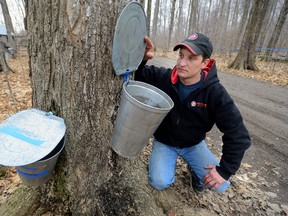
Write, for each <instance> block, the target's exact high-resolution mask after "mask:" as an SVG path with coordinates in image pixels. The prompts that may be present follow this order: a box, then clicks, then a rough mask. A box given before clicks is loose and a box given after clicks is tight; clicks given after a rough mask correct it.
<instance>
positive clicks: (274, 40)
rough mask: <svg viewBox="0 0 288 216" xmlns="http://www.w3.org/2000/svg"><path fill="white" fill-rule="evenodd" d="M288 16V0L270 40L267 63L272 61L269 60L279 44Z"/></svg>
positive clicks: (266, 54) (266, 56)
mask: <svg viewBox="0 0 288 216" xmlns="http://www.w3.org/2000/svg"><path fill="white" fill-rule="evenodd" d="M287 14H288V0H285V1H284V4H283V6H282V8H281V11H280V14H279V17H278V20H277V23H276V25H275V28H274V31H273V32H272V36H271V38H270V40H269V43H268V46H267V48H268V49H267V50H266V51H265V57H264V59H265V61H267V60H269V59H271V58H269V57H270V56H272V54H273V48H274V47H276V44H277V42H278V39H279V37H280V35H281V31H282V29H283V26H284V23H285V20H286V18H287Z"/></svg>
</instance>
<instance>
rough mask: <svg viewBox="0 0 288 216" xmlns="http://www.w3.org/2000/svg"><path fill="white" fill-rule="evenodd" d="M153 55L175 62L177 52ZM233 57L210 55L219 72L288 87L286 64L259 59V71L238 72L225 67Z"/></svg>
mask: <svg viewBox="0 0 288 216" xmlns="http://www.w3.org/2000/svg"><path fill="white" fill-rule="evenodd" d="M155 54H156V56H163V57H167V58H172V59H175V60H176V58H177V56H178V53H177V52H166V53H163V51H161V50H159V51H157V52H156V53H155ZM235 57H236V55H223V54H220V53H215V54H213V55H212V58H213V59H215V60H216V63H217V67H218V70H219V71H222V72H225V73H232V74H236V75H239V76H243V77H249V78H252V79H257V80H261V81H264V82H268V83H272V84H274V85H279V86H282V87H288V62H277V61H271V62H261V61H260V60H259V59H257V60H256V65H257V67H258V68H259V71H250V70H244V71H240V70H235V69H231V68H228V67H227V66H228V65H229V63H231V62H232V61H233V60H234V59H235Z"/></svg>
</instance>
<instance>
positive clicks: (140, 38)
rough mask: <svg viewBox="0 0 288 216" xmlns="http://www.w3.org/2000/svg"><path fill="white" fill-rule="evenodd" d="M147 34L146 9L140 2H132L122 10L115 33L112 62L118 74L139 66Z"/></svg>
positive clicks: (133, 69)
mask: <svg viewBox="0 0 288 216" xmlns="http://www.w3.org/2000/svg"><path fill="white" fill-rule="evenodd" d="M145 35H147V30H146V15H145V11H144V9H143V7H142V5H141V4H139V3H138V2H131V3H129V4H128V5H127V6H126V7H125V8H124V9H123V11H122V12H121V14H120V16H119V18H118V20H117V24H116V28H115V33H114V40H113V50H112V63H113V67H114V70H115V71H116V74H117V75H121V74H124V73H126V71H127V70H129V72H132V71H135V70H136V69H137V68H138V66H139V64H140V63H141V61H142V59H143V56H144V53H145V49H146V45H145V43H144V36H145Z"/></svg>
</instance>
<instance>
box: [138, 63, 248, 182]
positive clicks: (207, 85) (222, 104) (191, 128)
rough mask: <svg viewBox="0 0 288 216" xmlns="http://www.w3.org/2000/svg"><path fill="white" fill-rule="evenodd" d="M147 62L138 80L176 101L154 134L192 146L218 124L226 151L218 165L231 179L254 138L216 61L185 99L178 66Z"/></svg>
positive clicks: (171, 142) (175, 143)
mask: <svg viewBox="0 0 288 216" xmlns="http://www.w3.org/2000/svg"><path fill="white" fill-rule="evenodd" d="M145 64H146V62H142V63H141V65H140V66H139V68H138V70H137V71H136V72H135V80H138V81H143V82H146V83H149V84H151V85H154V86H156V87H158V88H159V89H161V90H162V91H164V92H165V93H167V94H168V95H169V96H170V97H171V99H172V100H173V102H174V107H173V109H172V110H171V111H170V112H169V113H168V115H167V116H166V117H165V119H164V120H163V121H162V123H161V124H160V126H159V127H158V129H157V130H156V132H155V133H154V137H155V138H156V139H157V140H159V141H160V142H162V143H165V144H166V145H171V146H175V147H179V148H185V147H191V146H193V145H196V144H198V143H199V142H201V141H202V140H203V139H205V137H206V133H207V132H209V131H210V130H211V129H212V127H213V125H214V124H216V125H217V127H218V129H219V130H220V131H221V132H222V133H223V136H222V141H223V149H222V153H223V154H222V157H221V160H220V165H219V166H217V167H216V169H217V171H218V172H219V174H220V175H221V176H222V177H223V178H225V179H226V180H228V179H229V177H230V176H231V175H233V174H235V172H236V171H237V170H238V168H239V166H240V163H241V160H242V158H243V155H244V152H245V150H246V149H247V148H249V146H250V145H251V141H250V137H249V133H248V131H247V129H246V128H245V126H244V124H243V120H242V116H241V114H240V112H239V110H238V108H237V107H236V106H235V104H234V102H233V100H232V99H231V97H230V96H229V94H228V93H227V91H226V90H225V88H224V87H223V86H222V85H221V84H220V82H219V79H218V76H217V69H216V65H215V61H214V60H211V61H210V63H209V64H208V65H207V67H206V68H205V69H203V71H204V73H205V78H204V79H205V80H204V82H203V84H202V85H201V86H200V87H199V88H198V89H196V90H195V91H193V92H192V93H191V94H190V95H189V96H188V97H187V98H186V99H185V101H183V103H182V102H181V100H180V97H179V94H178V88H177V82H179V80H178V75H177V69H176V67H174V69H167V68H163V67H161V68H158V67H155V66H147V65H145Z"/></svg>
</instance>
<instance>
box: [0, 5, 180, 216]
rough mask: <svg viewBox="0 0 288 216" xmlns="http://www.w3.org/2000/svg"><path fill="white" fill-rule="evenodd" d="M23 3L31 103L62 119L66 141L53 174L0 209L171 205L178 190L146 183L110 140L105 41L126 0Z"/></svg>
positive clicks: (117, 209)
mask: <svg viewBox="0 0 288 216" xmlns="http://www.w3.org/2000/svg"><path fill="white" fill-rule="evenodd" d="M26 3H27V4H26V7H27V8H26V9H27V27H28V36H29V41H30V43H29V55H30V70H31V75H32V79H31V81H32V82H31V83H32V89H33V99H32V101H33V107H35V108H39V109H41V110H44V111H52V112H53V113H54V114H55V115H57V116H60V117H62V118H64V119H65V123H66V126H67V133H66V137H65V139H66V145H65V149H64V151H63V152H62V154H61V156H60V160H59V161H58V164H57V166H56V169H55V173H54V175H53V178H52V179H51V180H50V181H49V182H47V183H46V184H45V185H43V186H41V187H37V188H28V187H24V186H23V187H20V188H19V189H18V190H17V191H18V192H17V193H15V194H13V195H11V197H9V199H8V201H7V202H5V203H4V204H1V207H0V215H1V216H6V215H7V216H8V215H9V216H13V215H15V216H16V215H17V216H19V215H42V214H48V213H52V214H53V215H109V216H113V215H152V216H153V215H157V216H158V215H163V213H164V212H166V211H168V210H169V209H172V208H174V209H177V205H178V204H177V203H179V200H180V199H181V197H180V196H178V194H177V193H176V192H174V191H173V189H168V190H165V191H160V192H158V191H154V190H152V189H151V187H150V186H149V185H148V183H147V167H146V165H145V164H144V162H142V160H140V157H135V158H132V159H126V158H122V157H120V156H118V155H117V154H116V153H114V152H113V151H112V150H111V148H110V147H109V143H110V139H111V135H112V132H113V127H114V120H115V118H116V111H117V105H118V102H119V98H120V91H121V86H122V78H119V77H117V76H116V75H115V72H114V71H113V69H112V63H111V56H112V54H111V51H112V41H113V35H114V26H115V24H116V19H117V17H118V15H119V13H120V12H121V10H122V9H123V7H124V6H125V4H126V3H127V1H124V0H120V1H106V0H97V1H95V0H87V1H74V0H67V1H27V2H26ZM27 199H28V201H27ZM182 205H183V204H182ZM15 206H16V207H17V209H18V211H16V212H15V208H16V207H15ZM19 209H21V211H20V210H19Z"/></svg>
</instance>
